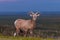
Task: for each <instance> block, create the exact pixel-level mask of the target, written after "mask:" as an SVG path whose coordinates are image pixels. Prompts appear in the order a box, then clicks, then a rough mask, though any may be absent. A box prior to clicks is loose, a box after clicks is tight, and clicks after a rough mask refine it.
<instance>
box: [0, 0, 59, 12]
mask: <svg viewBox="0 0 60 40" xmlns="http://www.w3.org/2000/svg"><path fill="white" fill-rule="evenodd" d="M21 11H24V12H25V11H60V0H0V12H21Z"/></svg>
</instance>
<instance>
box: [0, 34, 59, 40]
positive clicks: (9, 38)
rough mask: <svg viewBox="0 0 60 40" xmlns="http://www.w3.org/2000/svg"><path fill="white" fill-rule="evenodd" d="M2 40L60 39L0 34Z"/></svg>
mask: <svg viewBox="0 0 60 40" xmlns="http://www.w3.org/2000/svg"><path fill="white" fill-rule="evenodd" d="M0 40H59V39H54V38H40V37H21V36H16V37H14V36H3V35H1V34H0Z"/></svg>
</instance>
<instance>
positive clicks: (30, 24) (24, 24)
mask: <svg viewBox="0 0 60 40" xmlns="http://www.w3.org/2000/svg"><path fill="white" fill-rule="evenodd" d="M39 15H40V14H38V12H36V13H34V12H30V16H31V17H32V19H30V20H24V19H17V20H16V21H15V22H14V25H15V28H16V33H14V36H16V35H18V33H19V31H20V29H21V30H23V31H24V32H25V34H27V31H28V30H29V33H30V34H32V33H33V29H34V28H35V25H36V23H35V21H36V19H37V17H38V16H39Z"/></svg>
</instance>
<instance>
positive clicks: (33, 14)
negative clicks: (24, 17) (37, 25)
mask: <svg viewBox="0 0 60 40" xmlns="http://www.w3.org/2000/svg"><path fill="white" fill-rule="evenodd" d="M30 16H31V17H32V19H33V20H36V19H37V17H38V16H40V14H39V13H38V12H36V13H34V12H30Z"/></svg>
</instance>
